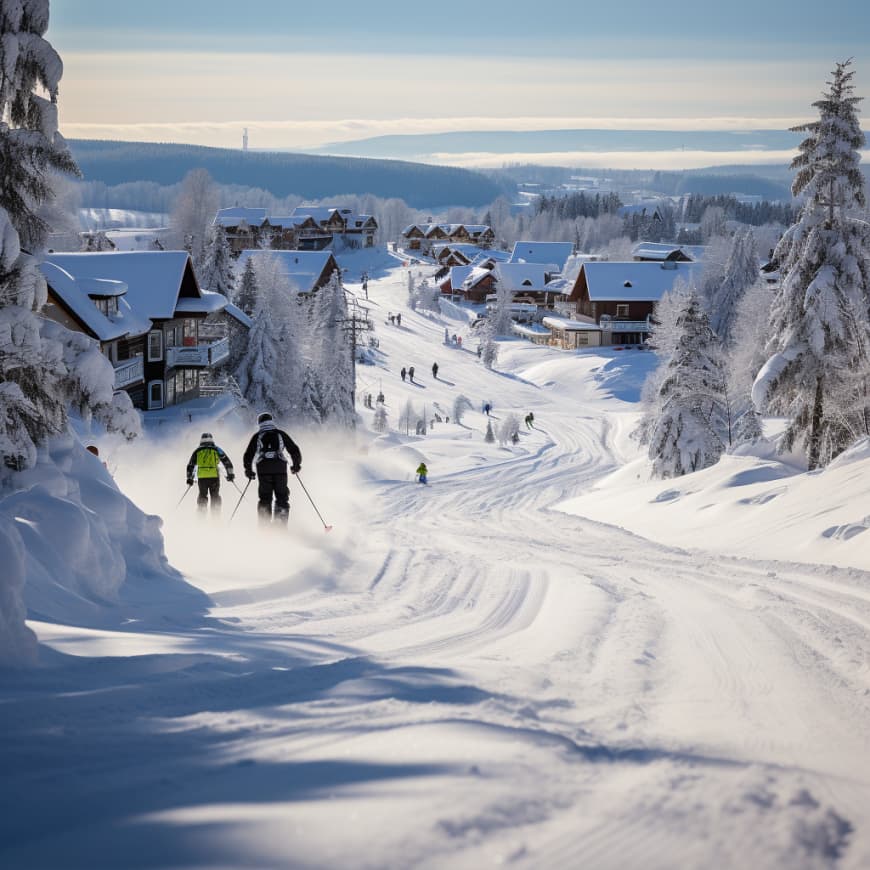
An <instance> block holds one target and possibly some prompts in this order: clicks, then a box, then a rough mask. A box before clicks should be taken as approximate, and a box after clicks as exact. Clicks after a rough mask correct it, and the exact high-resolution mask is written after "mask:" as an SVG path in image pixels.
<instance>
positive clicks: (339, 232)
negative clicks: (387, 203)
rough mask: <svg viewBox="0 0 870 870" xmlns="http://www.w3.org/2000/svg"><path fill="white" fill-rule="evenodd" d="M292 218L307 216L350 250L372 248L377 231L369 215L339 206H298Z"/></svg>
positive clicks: (376, 223)
mask: <svg viewBox="0 0 870 870" xmlns="http://www.w3.org/2000/svg"><path fill="white" fill-rule="evenodd" d="M291 214H292V216H293V217H300V216H302V217H304V216H308V217H310V218H312V219H313V220H314V221H315V222H316V223H317V225H318V226H319V227H320V229H321V230H322V231H323V232H324V233H327V234H329V236H330V238H331V239H332V240H333V241H335V240H336V239H341V240H342V241H343V242H344V243H345V244H346V245H347V246H348V247H351V248H372V247H374V244H375V236H376V234H377V231H378V222H377V221H376V220H375V219H374V217H372V215H370V214H356V213H355V212H354V210H353V209H352V208H343V207H341V206H313V205H299V206H296V208H294V209H293V211H292V213H291Z"/></svg>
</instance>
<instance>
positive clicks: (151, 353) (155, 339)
mask: <svg viewBox="0 0 870 870" xmlns="http://www.w3.org/2000/svg"><path fill="white" fill-rule="evenodd" d="M162 359H163V333H162V332H161V331H160V330H159V329H156V330H154V331H153V332H149V333H148V362H159V361H160V360H162Z"/></svg>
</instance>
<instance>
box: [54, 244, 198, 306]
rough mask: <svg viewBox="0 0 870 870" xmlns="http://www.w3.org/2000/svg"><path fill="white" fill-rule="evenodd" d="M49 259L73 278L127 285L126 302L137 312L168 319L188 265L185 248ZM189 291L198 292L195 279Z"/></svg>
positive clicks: (75, 255) (176, 301)
mask: <svg viewBox="0 0 870 870" xmlns="http://www.w3.org/2000/svg"><path fill="white" fill-rule="evenodd" d="M50 260H51V262H52V263H55V264H56V265H58V266H60V267H61V268H62V269H64V270H65V271H66V272H68V273H69V274H70V275H72V276H73V277H74V278H75V279H76V280H79V279H81V278H110V279H113V280H117V281H123V282H124V283H125V284H126V285H127V295H126V299H127V302H128V303H129V304H130V307H131V308H132V309H133V310H134V311H135V312H136V313H137V314H138V315H139V316H140V317H147V318H149V319H150V320H170V319H171V318H172V317H174V316H175V310H176V306H177V305H178V301H179V294H180V293H181V288H182V283H183V281H184V278H185V272H186V271H187V270H188V269H191V271H190V276H193V270H192V268H191V266H190V255H189V254H188V253H187V251H112V252H109V253H83V254H52V255H51V257H50ZM190 289H191V291H193V292H192V295H195V296H200V295H202V294H201V291H200V290H199V287H198V286H197V284H196V279H195V277H193V280H192V281H191V284H190Z"/></svg>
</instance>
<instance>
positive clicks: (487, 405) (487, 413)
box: [483, 402, 492, 417]
mask: <svg viewBox="0 0 870 870" xmlns="http://www.w3.org/2000/svg"><path fill="white" fill-rule="evenodd" d="M483 410H484V411H485V412H486V416H487V417H488V416H489V412H490V411H491V410H492V405H490V404H489V402H487V403H486V404H485V405H484V406H483Z"/></svg>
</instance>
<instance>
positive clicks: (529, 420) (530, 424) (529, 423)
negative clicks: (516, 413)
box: [526, 411, 535, 429]
mask: <svg viewBox="0 0 870 870" xmlns="http://www.w3.org/2000/svg"><path fill="white" fill-rule="evenodd" d="M534 422H535V415H534V414H533V413H532V412H531V411H529V413H528V414H526V428H527V429H533V428H534V425H533V424H534Z"/></svg>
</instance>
